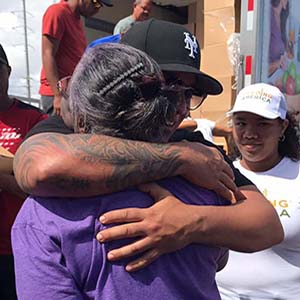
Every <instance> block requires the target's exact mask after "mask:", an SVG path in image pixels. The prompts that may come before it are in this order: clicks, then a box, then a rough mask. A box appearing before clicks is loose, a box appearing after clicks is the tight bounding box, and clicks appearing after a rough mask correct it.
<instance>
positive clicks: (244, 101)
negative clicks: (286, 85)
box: [227, 83, 287, 120]
mask: <svg viewBox="0 0 300 300" xmlns="http://www.w3.org/2000/svg"><path fill="white" fill-rule="evenodd" d="M236 112H250V113H253V114H256V115H259V116H262V117H264V118H267V119H277V118H281V119H282V120H284V119H285V118H286V112H287V104H286V100H285V97H284V95H283V94H282V93H281V91H280V90H279V89H278V88H277V87H275V86H273V85H270V84H266V83H256V84H252V85H248V86H246V87H244V88H243V89H242V90H241V91H240V92H239V93H238V95H237V97H236V100H235V103H234V106H233V108H232V110H230V111H229V112H228V113H227V115H228V116H231V115H232V114H234V113H236Z"/></svg>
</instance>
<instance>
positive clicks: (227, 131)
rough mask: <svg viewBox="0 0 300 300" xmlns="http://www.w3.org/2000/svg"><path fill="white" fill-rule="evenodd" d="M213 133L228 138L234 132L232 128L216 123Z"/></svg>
mask: <svg viewBox="0 0 300 300" xmlns="http://www.w3.org/2000/svg"><path fill="white" fill-rule="evenodd" d="M212 134H213V136H223V137H225V138H228V136H230V135H231V134H232V128H231V127H227V126H224V125H222V124H219V123H216V125H215V127H214V128H213V130H212Z"/></svg>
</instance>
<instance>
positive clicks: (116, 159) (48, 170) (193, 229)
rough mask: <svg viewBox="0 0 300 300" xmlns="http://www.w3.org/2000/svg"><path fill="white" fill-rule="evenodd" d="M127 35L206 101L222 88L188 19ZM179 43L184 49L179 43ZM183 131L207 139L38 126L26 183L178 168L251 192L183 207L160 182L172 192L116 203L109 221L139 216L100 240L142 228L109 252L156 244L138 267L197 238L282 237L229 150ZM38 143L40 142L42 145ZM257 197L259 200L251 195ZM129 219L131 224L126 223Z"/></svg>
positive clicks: (69, 190) (23, 169)
mask: <svg viewBox="0 0 300 300" xmlns="http://www.w3.org/2000/svg"><path fill="white" fill-rule="evenodd" d="M161 30H162V31H163V32H164V35H163V41H162V40H161V38H162V37H161V36H160V37H159V39H156V38H155V36H156V34H158V35H159V34H160V31H161ZM141 32H144V33H145V34H146V35H145V34H142V33H141ZM129 37H132V39H130V38H129ZM152 39H153V40H154V42H153V44H151V40H152ZM164 40H165V41H164ZM122 42H124V43H125V42H126V43H128V44H130V45H131V46H135V47H137V48H139V49H141V50H143V51H145V52H146V53H147V54H149V55H151V56H152V57H153V58H154V59H156V60H157V61H158V63H159V64H160V65H161V67H162V69H163V71H164V74H165V77H166V81H167V84H170V83H174V84H178V85H184V86H187V87H192V88H193V89H194V93H195V94H196V95H198V98H199V103H200V104H201V103H202V101H203V100H204V99H205V96H206V94H218V93H220V92H221V91H222V87H221V85H220V84H219V82H218V81H216V80H215V79H214V78H212V77H210V76H209V75H207V74H204V73H202V72H201V71H199V66H200V48H199V44H198V42H197V40H196V38H195V37H194V36H193V35H192V34H191V33H190V32H189V31H188V30H186V29H185V28H184V27H183V26H181V25H178V24H173V23H169V22H165V21H158V20H149V21H148V22H141V23H136V24H135V25H134V26H133V27H132V28H131V29H130V30H129V31H128V32H127V33H126V34H125V35H124V37H123V40H122ZM168 44H169V45H168ZM177 47H178V48H180V49H175V48H177ZM156 48H157V49H156ZM173 68H174V70H173ZM190 106H191V104H190V103H189V102H187V103H186V105H184V107H182V109H181V110H179V111H177V113H178V115H181V117H182V116H183V115H186V114H187V113H188V111H189V109H190ZM49 122H50V124H49ZM46 128H47V129H46ZM45 129H46V130H47V131H52V132H59V133H68V132H69V131H70V128H66V126H65V127H63V126H62V124H60V125H59V126H57V124H54V123H52V124H51V119H49V121H48V123H47V124H41V126H39V127H38V128H36V129H35V130H34V133H41V132H45ZM183 136H184V138H188V139H190V140H192V141H197V142H199V143H188V142H186V141H183V142H180V143H174V144H165V145H156V144H147V143H142V142H130V141H124V140H120V139H114V138H110V137H105V136H100V135H78V134H77V135H76V134H72V135H62V134H57V133H51V134H50V133H47V135H42V134H37V135H35V136H32V137H30V138H29V139H28V140H27V141H25V142H24V144H23V146H24V147H22V148H21V149H20V151H19V153H18V154H17V157H18V159H17V160H16V163H15V171H16V176H17V178H18V182H19V184H20V185H21V186H22V187H23V188H24V189H25V190H26V191H28V192H30V193H32V194H35V195H41V196H58V197H59V196H71V197H74V196H75V197H76V196H87V195H90V196H92V195H96V194H103V193H111V192H114V191H117V190H121V189H124V188H126V187H128V186H132V185H137V184H139V183H142V182H149V181H153V180H157V179H160V178H164V177H169V176H174V175H182V176H183V177H185V178H186V179H187V180H189V181H192V182H193V183H195V184H198V185H200V186H203V187H205V188H208V189H211V190H215V191H216V192H217V193H219V194H221V195H223V196H225V197H226V198H228V199H231V196H232V193H235V194H237V193H238V192H239V190H238V188H237V186H238V187H239V189H240V190H241V191H242V192H243V194H244V196H243V197H244V199H245V201H243V202H241V203H239V204H238V205H235V206H232V207H226V209H224V207H217V208H216V207H214V208H211V207H201V206H199V207H192V206H188V205H184V204H182V203H181V204H180V207H181V208H180V209H177V208H178V207H179V206H178V200H176V199H175V198H174V197H171V195H170V194H169V193H168V192H167V191H161V190H160V189H157V188H155V187H154V190H152V193H153V196H155V198H158V199H160V200H161V199H162V198H165V197H167V199H165V200H164V201H160V202H159V203H158V204H156V205H154V206H153V207H150V208H149V209H144V210H143V211H141V210H139V209H133V210H129V211H127V212H126V211H125V213H124V212H122V211H121V212H120V211H115V212H111V213H108V214H106V215H105V218H103V217H102V218H101V221H103V222H108V223H110V222H111V220H112V219H114V220H115V221H116V222H119V220H121V221H124V222H128V221H130V222H131V221H134V223H133V224H128V225H123V226H121V227H115V228H112V229H111V230H108V231H105V232H102V233H101V235H98V239H99V240H100V241H102V242H103V241H106V240H109V239H115V238H118V237H124V236H127V235H130V236H131V237H132V236H140V235H141V233H142V236H143V237H142V239H141V240H138V241H137V242H136V243H137V244H135V245H134V247H132V246H127V247H125V248H124V249H122V250H121V251H113V252H112V253H110V255H109V259H118V258H120V257H125V256H131V255H132V254H137V253H139V252H140V251H146V250H149V251H150V252H145V255H144V256H143V257H142V260H140V261H139V262H138V264H134V265H133V266H132V267H133V268H132V269H131V270H134V269H135V268H139V267H142V266H144V265H145V264H147V263H150V262H151V261H153V260H154V259H156V258H157V257H159V256H160V255H161V254H163V253H165V252H171V251H174V250H177V249H179V248H181V247H184V246H185V245H187V244H188V243H193V242H196V243H205V244H214V245H221V246H224V247H229V248H231V249H235V250H244V251H250V249H251V251H254V250H260V249H262V248H264V247H268V246H269V245H272V244H274V243H276V242H278V241H279V240H280V239H281V238H282V235H281V231H280V228H278V226H279V227H280V225H279V224H280V223H279V222H278V219H277V217H276V212H275V211H274V209H273V208H272V206H271V205H269V204H268V202H267V201H266V200H265V199H264V197H263V196H262V195H261V194H260V193H259V192H258V191H257V189H256V187H255V186H254V185H253V184H252V183H251V182H250V181H249V180H248V179H247V178H246V177H244V176H242V175H241V174H240V173H239V172H238V171H237V170H236V169H235V168H234V167H233V166H232V163H231V162H230V160H229V159H228V158H227V157H226V156H225V154H224V153H220V152H219V150H216V148H215V146H214V145H213V144H211V143H209V142H206V141H204V139H203V137H202V135H201V134H200V133H196V134H185V133H184V134H183ZM36 144H38V145H39V147H38V148H39V151H37V148H36V147H35V145H36ZM207 145H208V146H207ZM41 154H42V155H41ZM223 157H224V158H225V160H226V161H227V163H228V164H227V163H225V161H224V160H223ZM45 162H46V164H45ZM32 164H35V165H39V168H38V169H32V168H31V172H27V168H28V167H29V166H30V165H32ZM229 166H230V167H229ZM23 174H27V176H26V177H25V176H23ZM233 174H234V176H233ZM233 177H235V181H233ZM62 179H64V180H62ZM66 179H67V180H66ZM69 179H70V180H69ZM58 183H59V184H58ZM73 183H79V184H73ZM85 187H88V189H86V188H85ZM87 191H89V192H87ZM239 196H241V195H240V193H239ZM249 198H251V201H248V199H249ZM257 212H261V213H264V219H260V218H257ZM265 216H268V217H265ZM115 217H116V218H117V219H116V218H115ZM131 217H132V218H131ZM258 219H260V222H259V223H258V222H257V220H258ZM143 220H144V221H145V222H143ZM152 225H154V227H152ZM156 225H157V226H156ZM127 226H128V229H129V230H130V231H127V230H126V228H127ZM154 228H156V229H155V230H154ZM183 228H184V229H183ZM274 228H276V230H274ZM262 229H263V230H262ZM245 233H247V234H245ZM250 236H251V238H249V237H250ZM164 238H165V239H164ZM166 241H167V242H166Z"/></svg>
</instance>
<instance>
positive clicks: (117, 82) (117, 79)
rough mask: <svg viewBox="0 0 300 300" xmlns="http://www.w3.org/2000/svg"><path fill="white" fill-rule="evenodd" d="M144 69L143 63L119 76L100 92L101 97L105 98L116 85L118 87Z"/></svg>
mask: <svg viewBox="0 0 300 300" xmlns="http://www.w3.org/2000/svg"><path fill="white" fill-rule="evenodd" d="M142 68H144V64H143V63H138V64H137V65H136V66H134V67H132V68H130V69H129V70H128V71H126V72H124V73H123V74H121V75H119V76H118V77H117V78H115V79H114V80H113V81H112V82H111V83H109V84H108V85H107V86H105V87H104V88H102V89H101V90H100V91H99V95H100V96H102V97H103V96H105V95H106V94H107V93H108V92H109V91H110V90H111V89H113V88H114V87H115V86H116V85H118V84H119V83H120V82H122V81H123V80H125V79H126V78H128V77H130V76H131V75H132V74H134V73H136V72H138V71H139V70H141V69H142Z"/></svg>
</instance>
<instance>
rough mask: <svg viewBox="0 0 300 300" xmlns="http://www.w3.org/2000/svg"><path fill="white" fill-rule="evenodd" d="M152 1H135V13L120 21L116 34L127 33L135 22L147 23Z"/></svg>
mask: <svg viewBox="0 0 300 300" xmlns="http://www.w3.org/2000/svg"><path fill="white" fill-rule="evenodd" d="M151 8H152V1H151V0H135V1H133V12H132V14H131V15H130V16H128V17H126V18H124V19H122V20H120V21H119V22H118V23H117V24H116V26H115V28H114V34H123V33H125V32H126V31H127V30H128V29H129V28H130V27H131V26H132V25H133V23H134V22H138V21H146V20H147V19H148V18H149V16H150V12H151Z"/></svg>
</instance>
